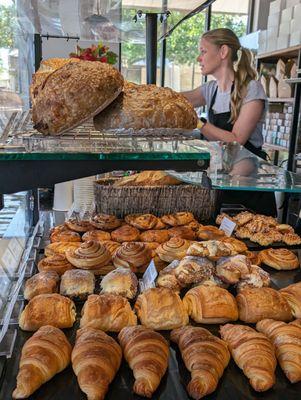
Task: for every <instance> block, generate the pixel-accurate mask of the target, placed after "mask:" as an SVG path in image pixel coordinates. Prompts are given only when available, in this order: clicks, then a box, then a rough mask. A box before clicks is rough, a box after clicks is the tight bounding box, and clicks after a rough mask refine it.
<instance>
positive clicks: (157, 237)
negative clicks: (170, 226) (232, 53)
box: [140, 229, 169, 243]
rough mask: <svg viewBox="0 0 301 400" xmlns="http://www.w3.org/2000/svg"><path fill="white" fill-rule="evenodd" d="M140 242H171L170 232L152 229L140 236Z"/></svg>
mask: <svg viewBox="0 0 301 400" xmlns="http://www.w3.org/2000/svg"><path fill="white" fill-rule="evenodd" d="M140 240H141V241H142V242H156V243H165V242H168V240H169V230H166V229H161V230H158V229H150V230H148V231H145V232H142V233H141V234H140Z"/></svg>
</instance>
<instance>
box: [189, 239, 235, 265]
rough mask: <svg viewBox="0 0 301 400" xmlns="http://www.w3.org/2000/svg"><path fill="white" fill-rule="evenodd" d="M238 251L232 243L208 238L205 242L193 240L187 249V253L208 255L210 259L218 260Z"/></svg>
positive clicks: (190, 254)
mask: <svg viewBox="0 0 301 400" xmlns="http://www.w3.org/2000/svg"><path fill="white" fill-rule="evenodd" d="M236 254H237V251H236V250H235V249H234V247H233V246H232V244H230V243H223V242H221V241H219V240H208V241H205V242H200V243H198V242H192V244H191V245H190V247H189V248H188V250H187V255H189V256H198V257H208V258H209V259H210V260H214V261H216V260H218V259H219V258H220V257H226V256H232V255H236Z"/></svg>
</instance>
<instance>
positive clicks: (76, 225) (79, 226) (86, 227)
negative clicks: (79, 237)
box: [65, 218, 93, 233]
mask: <svg viewBox="0 0 301 400" xmlns="http://www.w3.org/2000/svg"><path fill="white" fill-rule="evenodd" d="M65 225H66V226H67V228H68V229H71V231H75V232H79V233H84V232H87V231H90V230H91V229H93V226H92V225H91V224H90V221H85V220H81V221H79V220H77V219H75V218H71V219H68V220H67V221H65Z"/></svg>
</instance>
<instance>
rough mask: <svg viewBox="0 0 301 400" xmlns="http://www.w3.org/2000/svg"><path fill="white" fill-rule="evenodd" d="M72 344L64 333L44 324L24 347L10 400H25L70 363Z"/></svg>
mask: <svg viewBox="0 0 301 400" xmlns="http://www.w3.org/2000/svg"><path fill="white" fill-rule="evenodd" d="M70 356H71V345H70V343H69V342H68V340H67V338H66V336H65V335H64V333H63V332H62V331H61V330H60V329H58V328H55V327H54V326H49V325H45V326H43V327H42V328H40V329H39V330H38V331H37V332H35V333H34V334H33V335H32V337H31V338H30V339H28V340H27V342H26V343H25V344H24V346H23V349H22V353H21V359H20V369H19V373H18V376H17V387H16V389H15V390H14V392H13V395H12V397H13V399H25V398H27V397H29V396H30V395H31V394H32V393H34V392H35V391H36V390H37V389H38V388H39V387H40V386H42V385H43V384H44V383H45V382H47V381H49V380H50V379H51V378H52V377H53V376H54V375H56V374H57V373H59V372H61V371H62V370H63V369H65V368H66V367H67V366H68V364H69V363H70Z"/></svg>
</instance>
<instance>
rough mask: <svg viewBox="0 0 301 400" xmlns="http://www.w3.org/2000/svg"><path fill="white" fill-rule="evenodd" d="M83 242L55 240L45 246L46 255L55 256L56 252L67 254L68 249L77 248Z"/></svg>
mask: <svg viewBox="0 0 301 400" xmlns="http://www.w3.org/2000/svg"><path fill="white" fill-rule="evenodd" d="M80 245H81V242H54V243H50V244H49V245H48V246H46V247H45V249H44V253H45V256H46V257H49V256H54V255H56V254H62V255H65V253H66V251H67V250H70V249H72V250H74V249H77V248H78V247H79V246H80Z"/></svg>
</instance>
